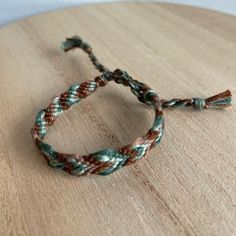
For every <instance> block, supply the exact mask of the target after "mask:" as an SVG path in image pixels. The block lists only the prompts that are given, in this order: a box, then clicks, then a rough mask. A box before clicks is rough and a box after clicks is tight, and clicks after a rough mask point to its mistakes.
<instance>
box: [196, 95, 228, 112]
mask: <svg viewBox="0 0 236 236" xmlns="http://www.w3.org/2000/svg"><path fill="white" fill-rule="evenodd" d="M231 105H232V94H231V92H230V90H226V91H224V92H222V93H219V94H217V95H215V96H212V97H209V98H206V99H202V98H193V107H194V108H195V109H207V108H228V107H230V106H231Z"/></svg>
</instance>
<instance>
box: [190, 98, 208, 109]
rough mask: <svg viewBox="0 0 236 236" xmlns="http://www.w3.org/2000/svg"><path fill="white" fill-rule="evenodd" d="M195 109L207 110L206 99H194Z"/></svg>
mask: <svg viewBox="0 0 236 236" xmlns="http://www.w3.org/2000/svg"><path fill="white" fill-rule="evenodd" d="M192 104H193V108H194V109H197V110H202V109H205V108H206V100H205V99H204V98H192Z"/></svg>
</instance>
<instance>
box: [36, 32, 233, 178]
mask: <svg viewBox="0 0 236 236" xmlns="http://www.w3.org/2000/svg"><path fill="white" fill-rule="evenodd" d="M62 48H63V49H64V51H65V52H67V51H69V50H72V49H75V48H81V49H82V50H83V51H84V52H85V53H87V54H88V56H89V58H90V60H91V62H92V63H93V65H94V66H95V68H96V69H97V70H98V71H99V72H100V73H101V74H100V75H99V76H97V77H95V78H94V79H93V80H88V81H85V82H83V83H75V84H73V85H71V86H70V88H69V89H68V90H67V91H66V92H64V93H62V94H59V95H57V96H55V97H54V98H53V100H52V101H51V103H50V104H49V106H48V107H47V108H45V109H42V110H40V111H39V112H38V114H37V116H36V119H35V125H34V128H33V129H32V135H33V139H34V142H35V144H36V146H37V147H38V148H39V150H40V152H41V153H42V155H43V156H44V158H45V159H46V160H47V161H48V164H49V165H50V166H51V167H54V168H57V169H61V170H64V171H66V172H68V173H70V174H73V175H77V176H81V175H88V174H99V175H107V174H111V173H113V172H114V171H116V170H118V169H119V168H121V167H123V166H126V165H129V164H131V163H134V162H136V161H138V160H141V159H142V158H143V157H145V155H146V154H147V152H148V151H149V150H151V149H152V148H154V147H155V145H156V144H158V143H160V141H161V138H162V136H163V129H164V117H163V112H162V108H168V107H183V106H193V108H195V109H206V108H208V107H217V108H224V107H228V106H230V105H231V93H230V91H229V90H227V91H225V92H223V93H221V94H218V95H215V96H213V97H210V98H208V99H201V98H192V99H172V100H169V101H167V100H160V99H159V98H158V96H157V94H156V92H155V91H154V90H152V89H151V88H150V87H148V86H147V85H146V84H144V83H142V82H139V81H138V80H134V79H133V78H132V77H131V76H130V75H129V74H128V73H127V72H126V71H122V70H120V69H116V70H115V71H110V70H108V69H107V68H106V67H105V66H103V65H102V64H101V63H100V62H99V61H98V60H97V58H96V56H95V55H94V53H93V52H92V48H91V47H90V46H89V44H87V43H86V42H84V41H83V40H82V39H81V38H80V37H78V36H74V37H72V38H67V39H66V41H65V42H63V44H62ZM112 80H113V81H114V82H116V83H117V84H122V85H124V86H128V87H130V90H131V92H132V93H133V94H134V95H135V96H136V97H137V98H138V100H139V101H140V102H142V103H144V104H146V105H148V106H150V107H152V108H153V109H154V111H155V118H154V122H153V125H152V127H151V128H150V129H149V130H148V132H147V133H146V134H144V135H143V136H141V137H139V138H137V139H136V140H135V141H134V142H133V143H131V144H129V145H126V146H124V147H121V148H119V149H104V150H100V151H97V152H95V153H91V154H88V155H79V154H65V153H60V152H57V151H56V150H55V149H54V148H53V147H52V146H51V145H49V144H47V143H45V142H43V139H44V137H45V135H46V134H47V132H48V130H49V127H50V126H51V125H52V124H53V123H54V122H55V120H56V119H57V118H58V117H59V115H61V114H62V112H63V111H64V110H67V109H69V108H70V107H71V106H72V105H74V104H76V103H79V102H80V100H82V99H84V98H86V97H87V96H89V95H90V94H92V93H93V92H95V91H96V89H97V88H99V87H103V86H105V85H106V84H107V83H108V81H112Z"/></svg>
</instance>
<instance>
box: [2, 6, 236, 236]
mask: <svg viewBox="0 0 236 236" xmlns="http://www.w3.org/2000/svg"><path fill="white" fill-rule="evenodd" d="M74 34H79V35H80V36H82V37H83V38H84V39H85V40H87V41H88V42H89V43H90V44H91V45H92V47H93V49H94V52H95V54H96V55H97V56H98V58H99V59H100V60H101V62H102V63H103V64H104V65H106V66H107V67H108V68H110V69H115V68H117V67H119V68H121V69H124V70H127V71H128V72H129V73H130V74H131V75H132V76H133V77H134V78H136V79H138V80H141V81H144V82H145V83H147V84H148V85H150V86H151V87H152V88H153V89H155V90H156V91H157V92H158V94H159V95H160V97H161V98H166V99H171V98H173V97H177V98H191V97H207V96H211V95H214V94H216V93H218V92H221V91H224V90H226V89H231V91H232V92H233V95H234V94H235V92H236V81H235V80H236V18H235V17H232V16H229V15H224V14H221V13H218V12H211V11H208V10H203V9H197V8H193V7H185V6H177V5H167V4H154V3H148V4H141V3H136V4H135V3H127V4H124V3H123V4H102V5H90V6H82V7H78V8H72V9H66V10H63V11H58V12H52V13H47V14H44V15H39V16H35V17H31V18H28V19H25V20H23V21H19V22H17V23H14V24H12V25H9V26H7V27H4V28H1V29H0V86H1V87H0V89H1V92H0V109H1V110H0V163H1V165H0V167H1V169H0V235H3V236H5V235H43V236H45V235H50V236H53V235H79V236H83V235H86V236H87V235H117V236H118V235H119V236H120V235H135V236H136V235H148V236H151V235H155V236H156V235H224V236H225V235H236V155H235V154H236V124H235V120H236V112H235V108H234V107H233V108H232V109H230V110H226V111H219V110H218V111H215V110H205V111H202V112H199V111H194V110H192V109H184V110H180V109H179V110H178V109H174V110H166V111H165V121H166V122H165V133H164V138H163V139H162V142H161V144H160V145H158V146H157V147H156V148H155V149H153V150H152V151H151V152H150V153H149V154H148V155H147V157H146V159H144V160H143V161H141V162H138V163H137V164H135V165H132V166H129V167H125V168H122V169H121V170H120V171H118V172H116V173H114V174H112V175H109V176H106V177H100V176H89V177H82V178H77V177H74V176H70V175H68V174H66V173H64V172H62V171H57V170H54V169H52V168H50V167H48V166H47V164H46V162H45V160H44V159H43V157H42V156H40V154H39V152H38V151H37V149H36V147H35V146H34V144H33V141H32V138H31V134H30V129H31V127H32V126H33V123H34V117H35V115H36V113H37V112H38V110H39V109H41V108H44V107H45V106H47V105H48V103H49V101H50V99H51V98H52V97H53V96H54V95H55V94H58V93H60V92H63V91H65V90H67V88H68V86H69V85H70V84H72V83H74V82H78V81H81V82H82V81H84V80H88V79H91V78H93V77H94V76H96V75H97V74H98V72H97V71H95V69H94V68H93V66H92V65H91V64H90V62H89V60H88V58H87V56H86V55H85V54H83V53H82V52H81V51H79V50H77V51H75V52H72V53H68V54H64V53H63V52H62V51H61V50H60V49H59V45H60V43H61V42H62V41H63V40H64V38H65V37H66V36H72V35H74ZM153 118H154V114H153V111H152V110H151V109H150V108H148V107H146V106H145V105H143V104H140V103H139V102H138V101H137V99H136V98H135V97H134V96H132V95H131V93H130V92H129V90H128V89H127V88H124V87H122V86H118V85H117V84H115V83H112V82H111V83H110V84H109V85H108V86H107V87H105V88H103V89H99V90H98V91H96V93H95V94H93V95H92V96H90V97H89V98H88V99H86V100H84V101H82V102H81V103H80V104H79V105H76V106H74V107H73V108H72V109H70V110H69V111H67V112H65V113H64V114H63V115H62V116H61V117H60V118H59V120H58V121H56V123H55V124H54V126H53V127H52V128H51V129H50V132H49V134H48V136H47V137H46V140H47V141H48V142H50V143H51V144H53V145H54V146H55V147H56V148H57V149H58V150H59V151H63V152H77V153H81V154H86V153H90V152H94V151H96V150H100V149H103V148H108V147H112V148H116V147H120V146H122V145H125V144H128V143H130V142H131V141H133V140H134V138H136V137H137V136H139V135H142V134H144V133H145V132H146V130H147V129H148V128H149V127H150V125H151V123H152V121H153Z"/></svg>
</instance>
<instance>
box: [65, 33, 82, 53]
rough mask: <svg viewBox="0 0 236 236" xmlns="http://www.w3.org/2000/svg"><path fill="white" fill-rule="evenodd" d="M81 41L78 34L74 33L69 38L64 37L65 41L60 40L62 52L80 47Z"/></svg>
mask: <svg viewBox="0 0 236 236" xmlns="http://www.w3.org/2000/svg"><path fill="white" fill-rule="evenodd" d="M82 42H83V41H82V39H81V38H80V37H79V36H77V35H75V36H73V37H71V38H66V41H64V42H62V44H61V49H62V50H63V51H64V52H67V51H70V50H72V49H74V48H80V47H81V45H82Z"/></svg>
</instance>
